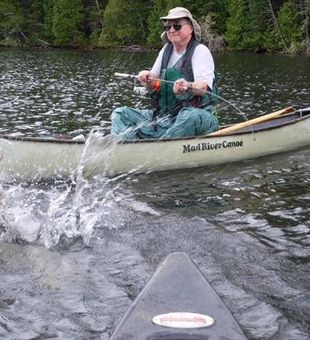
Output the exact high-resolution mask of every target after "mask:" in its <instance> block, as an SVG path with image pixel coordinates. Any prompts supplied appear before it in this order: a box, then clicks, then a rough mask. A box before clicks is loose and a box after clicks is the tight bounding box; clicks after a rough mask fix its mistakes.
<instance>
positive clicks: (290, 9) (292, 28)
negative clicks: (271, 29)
mask: <svg viewBox="0 0 310 340" xmlns="http://www.w3.org/2000/svg"><path fill="white" fill-rule="evenodd" d="M278 23H279V28H280V31H281V33H282V36H283V39H284V40H285V42H286V45H287V46H289V48H290V49H295V48H297V49H298V47H297V45H300V44H298V43H300V42H301V36H302V31H301V27H302V24H301V16H300V13H299V11H298V9H297V7H296V5H295V2H294V1H293V0H289V1H286V2H285V3H284V4H283V6H282V7H281V9H280V11H279V13H278ZM293 52H296V51H293Z"/></svg>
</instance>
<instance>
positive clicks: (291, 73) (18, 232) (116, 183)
mask: <svg viewBox="0 0 310 340" xmlns="http://www.w3.org/2000/svg"><path fill="white" fill-rule="evenodd" d="M155 56H156V52H149V53H129V52H120V51H76V50H36V51H32V50H28V49H24V50H15V49H0V77H1V82H0V87H1V95H0V121H1V124H0V133H2V134H3V133H15V134H16V133H17V134H23V135H42V136H50V135H54V134H70V135H72V136H75V135H79V134H81V133H83V134H85V135H86V134H87V133H88V132H90V131H91V130H92V129H93V128H98V127H100V128H106V129H107V130H108V129H109V116H110V113H111V111H112V109H113V108H115V107H117V106H120V105H124V104H126V105H131V106H136V107H142V106H148V105H149V103H147V102H146V100H145V99H144V98H141V97H139V96H136V95H135V94H134V93H133V85H134V84H133V82H131V81H123V80H122V81H120V80H117V79H115V78H114V76H113V74H114V72H125V73H133V74H135V73H137V72H138V71H139V70H140V69H144V68H148V67H150V66H151V65H152V61H153V60H154V58H155ZM215 62H216V66H217V71H218V73H219V75H220V83H219V86H220V89H221V91H220V94H221V96H223V97H224V98H225V99H226V100H228V101H231V102H232V103H233V104H234V105H235V106H237V107H238V108H239V110H240V111H242V112H243V113H244V114H246V115H247V117H254V116H257V115H259V114H262V113H270V112H273V111H276V110H278V109H280V108H284V107H286V106H290V105H294V106H296V107H301V108H302V107H309V106H310V95H309V89H310V86H309V84H310V59H309V58H306V57H301V56H280V55H253V54H226V55H216V56H215ZM219 117H220V121H221V122H222V123H229V122H235V121H242V120H243V119H244V117H243V116H242V115H240V112H238V111H237V110H235V109H233V108H232V107H227V105H226V104H225V103H221V104H220V105H219ZM0 185H1V196H2V200H1V209H2V210H1V216H0V217H1V218H5V219H6V220H7V223H8V230H7V231H6V232H5V233H4V232H1V231H0V234H2V235H1V236H0V237H1V239H0V338H3V339H48V338H49V339H57V338H59V339H108V338H109V335H110V334H111V333H112V331H113V330H114V328H115V327H116V325H117V323H118V321H119V320H120V318H121V317H122V315H123V314H124V312H125V311H126V310H127V308H128V307H129V306H130V305H131V303H132V301H133V299H134V298H135V297H136V296H137V294H138V293H139V292H140V290H141V289H142V288H143V287H144V285H145V284H146V282H147V281H148V280H149V278H150V277H151V275H152V274H153V273H154V271H155V269H156V267H157V266H158V264H159V263H160V262H161V261H162V260H163V259H164V258H165V256H166V255H167V254H169V253H170V252H173V251H185V252H186V253H188V254H189V255H190V256H191V257H192V259H193V260H194V261H195V263H196V264H197V265H198V266H199V268H200V269H201V271H202V272H203V273H204V274H205V276H206V277H207V278H208V280H209V281H210V282H211V283H212V284H213V286H214V287H215V289H216V290H217V292H218V294H219V295H220V296H221V297H222V298H223V300H224V301H225V303H226V304H227V306H228V307H229V308H230V310H231V311H232V313H233V314H234V316H235V318H236V319H237V320H238V322H239V323H240V325H241V327H242V329H243V330H244V332H245V334H246V335H247V337H248V338H249V339H275V340H283V339H290V340H299V339H301V340H304V339H309V338H310V326H309V325H310V285H309V277H310V149H309V148H305V149H301V150H297V151H294V152H289V153H284V154H279V155H272V156H269V157H264V158H260V159H256V160H250V161H246V162H242V163H235V164H227V165H222V166H218V167H211V168H201V169H195V170H185V171H171V172H163V173H150V174H142V175H132V174H131V175H124V176H120V177H117V178H106V177H104V176H96V177H95V178H92V179H88V180H87V179H84V178H82V177H78V178H77V179H76V178H74V179H73V178H71V179H70V178H69V179H68V178H67V179H63V178H60V177H59V178H53V179H51V180H49V181H40V182H38V181H28V182H20V181H14V180H13V181H10V182H6V181H5V180H2V181H1V183H0ZM0 222H1V221H0Z"/></svg>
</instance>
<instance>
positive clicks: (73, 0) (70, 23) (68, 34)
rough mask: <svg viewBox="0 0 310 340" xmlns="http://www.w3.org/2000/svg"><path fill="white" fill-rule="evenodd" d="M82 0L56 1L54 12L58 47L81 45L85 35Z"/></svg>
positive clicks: (54, 29) (54, 27)
mask: <svg viewBox="0 0 310 340" xmlns="http://www.w3.org/2000/svg"><path fill="white" fill-rule="evenodd" d="M83 20H84V12H83V3H82V0H56V1H55V5H54V10H53V33H54V36H55V43H56V45H62V46H66V45H79V44H81V43H83V41H84V38H85V35H84V32H83V30H82V24H83Z"/></svg>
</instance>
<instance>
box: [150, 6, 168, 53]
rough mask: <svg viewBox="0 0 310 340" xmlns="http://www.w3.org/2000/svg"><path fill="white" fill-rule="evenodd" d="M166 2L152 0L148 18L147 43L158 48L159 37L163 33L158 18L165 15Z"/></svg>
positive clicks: (159, 43)
mask: <svg viewBox="0 0 310 340" xmlns="http://www.w3.org/2000/svg"><path fill="white" fill-rule="evenodd" d="M166 8H167V1H166V0H154V1H153V6H152V9H151V12H150V15H149V17H148V27H149V31H150V33H149V36H148V37H147V42H148V43H149V44H150V45H153V46H160V45H161V40H160V35H161V34H162V33H163V24H162V22H161V21H160V19H159V18H160V17H162V16H164V15H166V14H167V13H166Z"/></svg>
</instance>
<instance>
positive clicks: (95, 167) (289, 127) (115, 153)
mask: <svg viewBox="0 0 310 340" xmlns="http://www.w3.org/2000/svg"><path fill="white" fill-rule="evenodd" d="M262 117H264V116H262ZM223 131H224V130H223ZM309 145H310V108H307V109H302V110H294V111H293V112H291V113H288V114H284V115H280V116H278V117H276V118H274V119H271V120H268V121H263V122H260V123H258V124H255V125H252V126H248V127H244V128H242V129H239V130H238V131H235V132H233V133H227V134H223V135H216V136H212V134H211V135H203V136H195V137H187V138H173V139H159V140H133V141H128V142H120V141H117V140H116V139H115V138H112V136H98V135H96V134H91V135H90V137H89V138H88V140H87V141H86V142H85V141H78V140H72V139H57V138H36V137H14V136H11V135H3V136H0V172H1V173H2V175H3V176H5V177H8V178H16V177H23V178H38V177H43V178H46V177H51V176H59V175H61V176H70V175H72V174H73V173H74V172H75V171H76V170H77V168H78V167H81V166H82V167H83V171H84V173H85V174H86V175H89V176H91V175H94V174H98V173H99V174H102V173H103V174H106V175H109V176H113V175H117V174H124V173H125V174H126V173H132V172H149V171H164V170H173V169H185V168H193V167H201V166H208V165H218V164H223V163H230V162H237V161H242V160H245V159H250V158H255V157H260V156H266V155H270V154H274V153H279V152H284V151H289V150H296V149H299V148H302V147H305V146H309Z"/></svg>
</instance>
